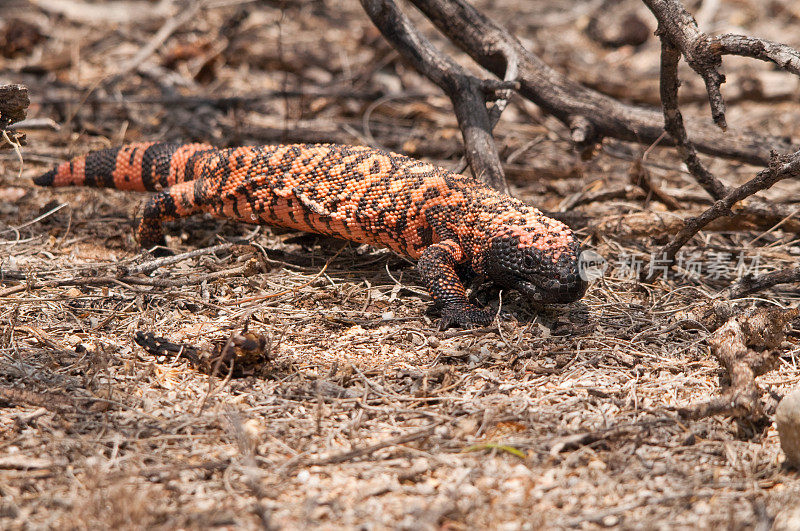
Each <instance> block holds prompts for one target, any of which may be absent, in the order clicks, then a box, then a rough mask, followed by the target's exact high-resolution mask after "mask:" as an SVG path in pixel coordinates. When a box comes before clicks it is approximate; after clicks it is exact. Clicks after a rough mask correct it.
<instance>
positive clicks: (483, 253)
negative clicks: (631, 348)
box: [34, 142, 587, 328]
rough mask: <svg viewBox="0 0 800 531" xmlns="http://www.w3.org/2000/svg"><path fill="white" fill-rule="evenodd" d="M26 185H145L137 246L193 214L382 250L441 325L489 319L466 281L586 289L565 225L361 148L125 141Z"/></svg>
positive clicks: (568, 291)
mask: <svg viewBox="0 0 800 531" xmlns="http://www.w3.org/2000/svg"><path fill="white" fill-rule="evenodd" d="M34 182H35V184H37V185H39V186H53V187H61V186H90V187H101V188H115V189H118V190H135V191H152V192H156V193H155V194H154V195H152V196H151V197H150V198H149V199H148V200H147V202H146V203H145V205H144V209H143V212H142V215H141V218H140V219H139V220H138V223H137V228H136V237H137V240H138V241H139V243H140V244H141V245H142V247H144V248H153V247H154V246H160V245H165V240H164V235H163V230H162V223H163V222H165V221H172V220H175V219H177V218H182V217H185V216H189V215H192V214H196V213H202V212H207V213H210V214H212V215H213V216H215V217H218V218H226V219H232V220H236V221H239V222H244V223H252V224H264V225H273V226H280V227H286V228H291V229H299V230H302V231H307V232H311V233H317V234H323V235H328V236H333V237H337V238H343V239H345V240H350V241H354V242H358V243H367V244H371V245H374V246H378V247H387V248H389V249H391V250H392V251H394V252H395V253H398V254H400V255H403V256H406V257H408V258H411V259H413V260H417V269H418V271H419V273H420V276H421V279H422V281H423V283H424V285H425V287H426V288H427V290H428V291H429V293H430V295H431V297H432V298H433V301H434V305H435V307H437V308H438V309H439V311H440V314H441V324H440V326H441V328H447V327H449V326H453V325H455V326H461V327H475V326H485V325H487V324H489V323H490V322H491V321H492V320H493V319H494V312H492V311H491V310H490V309H488V308H481V307H478V306H476V305H475V304H473V303H471V302H470V301H469V299H468V297H467V293H466V288H465V285H464V281H463V280H462V279H463V278H465V276H472V277H474V276H476V275H477V276H480V277H481V278H485V279H488V280H491V281H493V282H494V283H496V284H498V285H499V286H502V287H505V288H510V289H516V290H517V291H519V292H520V293H521V294H522V295H523V296H524V297H526V298H527V299H530V300H531V301H536V302H538V303H569V302H573V301H576V300H578V299H580V298H581V297H582V296H583V295H584V293H585V291H586V288H587V282H586V281H585V280H584V279H582V278H581V275H580V272H579V255H580V252H581V249H580V243H579V241H578V239H577V238H576V236H575V235H574V234H573V232H572V231H571V230H570V229H569V228H568V227H567V226H566V225H565V224H564V223H562V222H560V221H557V220H555V219H552V218H550V217H547V216H545V215H544V214H543V213H542V212H541V211H540V210H538V209H536V208H534V207H532V206H529V205H527V204H525V203H523V202H522V201H520V200H518V199H516V198H514V197H511V196H510V195H508V194H504V193H501V192H498V191H497V190H494V189H493V188H490V187H488V186H486V185H485V184H483V183H481V182H480V181H479V180H477V179H475V178H473V177H469V176H466V175H462V174H459V173H454V172H451V171H448V170H446V169H444V168H441V167H437V166H435V165H433V164H430V163H427V162H423V161H420V160H416V159H414V158H411V157H408V156H405V155H401V154H397V153H392V152H387V151H384V150H380V149H375V148H370V147H364V146H350V145H336V144H291V145H268V146H247V147H237V148H228V149H217V148H215V147H213V146H211V145H209V144H201V143H190V144H179V143H166V142H144V143H134V144H127V145H124V146H121V147H116V148H110V149H102V150H98V151H93V152H90V153H88V154H86V155H82V156H79V157H76V158H74V159H72V160H70V161H68V162H64V163H62V164H60V165H58V166H56V167H55V168H53V169H51V170H50V171H48V172H46V173H44V174H42V175H40V176H39V177H36V178H35V179H34Z"/></svg>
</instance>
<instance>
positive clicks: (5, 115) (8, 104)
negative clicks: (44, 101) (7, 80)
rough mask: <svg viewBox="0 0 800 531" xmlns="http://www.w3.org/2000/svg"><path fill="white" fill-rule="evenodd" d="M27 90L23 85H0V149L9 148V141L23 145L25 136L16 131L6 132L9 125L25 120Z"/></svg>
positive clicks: (27, 102) (27, 101)
mask: <svg viewBox="0 0 800 531" xmlns="http://www.w3.org/2000/svg"><path fill="white" fill-rule="evenodd" d="M30 103H31V100H30V98H28V88H27V87H25V86H24V85H0V131H4V133H3V134H2V135H0V149H2V148H8V147H11V146H10V145H9V143H8V141H9V140H10V141H11V142H13V143H15V144H24V143H25V135H24V134H23V133H20V132H17V131H6V130H5V129H6V127H8V126H9V125H11V124H13V123H16V122H21V121H22V120H24V119H25V115H26V114H27V110H28V105H30Z"/></svg>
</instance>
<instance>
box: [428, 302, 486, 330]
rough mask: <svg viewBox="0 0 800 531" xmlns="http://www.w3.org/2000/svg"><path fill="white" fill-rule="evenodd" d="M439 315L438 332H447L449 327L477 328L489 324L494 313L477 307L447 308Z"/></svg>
mask: <svg viewBox="0 0 800 531" xmlns="http://www.w3.org/2000/svg"><path fill="white" fill-rule="evenodd" d="M441 314H442V319H441V321H440V322H439V330H447V329H448V328H450V327H451V326H457V327H460V328H478V327H481V326H486V325H488V324H490V323H491V322H492V320H493V319H494V312H493V311H492V310H491V309H490V308H478V307H477V306H447V307H445V308H442V310H441Z"/></svg>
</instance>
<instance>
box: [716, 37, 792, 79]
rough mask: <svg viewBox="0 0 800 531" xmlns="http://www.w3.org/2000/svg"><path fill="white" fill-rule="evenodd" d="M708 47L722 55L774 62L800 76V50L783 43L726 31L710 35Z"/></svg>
mask: <svg viewBox="0 0 800 531" xmlns="http://www.w3.org/2000/svg"><path fill="white" fill-rule="evenodd" d="M710 49H711V50H713V51H715V52H716V53H719V54H722V55H739V56H741V57H752V58H753V59H760V60H762V61H764V62H768V63H774V64H775V65H777V66H778V67H779V68H781V69H783V70H786V71H787V72H791V73H792V74H795V75H797V76H800V52H798V51H797V50H795V49H794V48H791V47H789V46H786V45H785V44H779V43H775V42H771V41H767V40H764V39H756V38H754V37H746V36H744V35H733V34H730V33H728V34H725V35H720V36H718V37H712V38H711V44H710Z"/></svg>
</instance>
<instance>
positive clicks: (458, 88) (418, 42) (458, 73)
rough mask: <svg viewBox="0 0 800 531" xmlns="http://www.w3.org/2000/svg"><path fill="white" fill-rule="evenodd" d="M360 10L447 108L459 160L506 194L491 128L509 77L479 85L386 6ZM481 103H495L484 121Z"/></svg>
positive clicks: (381, 2)
mask: <svg viewBox="0 0 800 531" xmlns="http://www.w3.org/2000/svg"><path fill="white" fill-rule="evenodd" d="M361 5H362V6H363V7H364V10H365V11H366V12H367V15H369V17H370V18H371V19H372V22H373V23H374V24H375V26H377V28H378V29H379V30H380V31H381V33H382V34H383V36H384V37H385V38H386V40H388V41H389V42H390V43H391V45H392V46H393V47H394V48H395V49H396V50H397V51H399V52H400V53H401V54H402V55H403V57H405V58H406V60H408V61H409V62H410V63H411V64H412V65H413V66H414V68H416V69H417V71H419V72H420V73H421V74H423V75H424V76H426V77H427V78H428V79H430V80H431V81H433V82H434V83H436V84H437V85H438V86H439V88H441V89H442V90H443V91H444V92H445V93H446V94H447V95H448V97H449V98H450V100H451V101H452V102H453V111H454V112H455V115H456V119H457V120H458V125H459V127H460V128H461V133H462V135H463V137H464V144H465V155H466V158H467V161H468V162H469V165H470V167H471V168H472V171H473V173H474V174H475V175H476V177H478V178H480V179H481V180H483V181H484V182H486V183H487V184H489V185H490V186H492V187H494V188H496V189H498V190H502V191H507V187H506V181H505V175H504V173H503V167H502V165H501V164H500V157H499V155H498V153H497V147H496V146H495V144H494V138H493V137H492V128H493V127H494V125H495V124H496V123H497V120H498V119H499V118H500V112H502V108H505V105H506V102H507V100H508V98H509V96H510V90H511V89H513V88H514V87H515V86H516V83H515V82H514V79H513V77H511V78H508V77H507V79H506V80H505V81H498V80H488V79H479V78H477V77H475V76H473V75H471V74H469V73H467V72H466V71H465V70H464V69H463V68H462V67H461V66H460V65H459V64H458V63H456V62H455V61H453V60H452V59H450V58H449V57H447V56H445V55H444V54H442V53H441V52H439V51H438V50H437V49H436V48H435V47H434V46H433V45H432V44H431V43H430V41H428V40H427V39H426V38H425V37H423V36H422V35H421V34H420V33H419V31H417V29H416V28H415V27H414V25H413V24H412V23H411V21H410V20H409V19H408V17H407V16H406V15H404V14H403V13H402V12H401V11H400V10H399V9H398V8H397V6H396V5H395V3H394V2H393V1H392V0H361ZM487 100H495V101H496V102H497V103H495V107H494V109H495V112H494V116H491V117H490V115H489V111H488V109H487V108H486V102H487ZM500 102H502V103H500Z"/></svg>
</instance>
